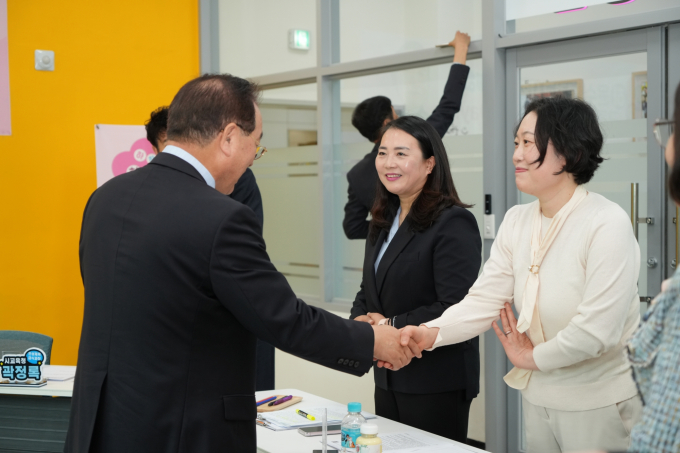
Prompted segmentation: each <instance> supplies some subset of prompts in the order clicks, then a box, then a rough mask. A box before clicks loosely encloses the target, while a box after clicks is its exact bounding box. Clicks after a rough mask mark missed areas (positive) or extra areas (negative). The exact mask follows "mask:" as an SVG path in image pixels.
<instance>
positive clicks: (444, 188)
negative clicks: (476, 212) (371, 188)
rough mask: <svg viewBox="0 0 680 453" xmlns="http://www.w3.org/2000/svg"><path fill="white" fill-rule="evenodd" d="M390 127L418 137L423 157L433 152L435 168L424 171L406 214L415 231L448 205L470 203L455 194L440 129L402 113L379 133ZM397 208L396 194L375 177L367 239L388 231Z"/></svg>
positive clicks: (436, 216)
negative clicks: (425, 178)
mask: <svg viewBox="0 0 680 453" xmlns="http://www.w3.org/2000/svg"><path fill="white" fill-rule="evenodd" d="M389 129H399V130H401V131H404V132H406V133H407V134H409V135H410V136H411V137H413V138H415V139H416V140H417V141H418V145H419V146H420V151H421V152H422V157H423V159H429V158H430V157H433V156H434V162H435V165H434V168H433V169H432V173H430V174H429V175H427V180H425V185H424V186H423V190H422V191H421V192H420V195H418V198H416V199H415V201H414V202H413V205H412V206H411V210H410V211H409V213H408V215H407V217H406V218H407V219H409V222H410V226H409V229H410V230H411V231H414V232H418V231H423V230H425V229H427V228H429V227H430V225H432V223H433V222H434V221H435V220H437V218H439V216H440V215H441V213H442V211H443V210H444V209H446V208H448V207H450V206H460V207H461V208H469V207H471V205H469V204H465V203H463V202H462V201H461V200H460V198H459V197H458V191H457V190H456V186H455V185H454V184H453V178H452V177H451V167H450V165H449V158H448V157H447V156H446V148H444V143H442V139H441V137H440V136H439V133H438V132H437V131H436V130H435V128H434V127H432V125H431V124H430V123H428V122H427V121H425V120H424V119H422V118H418V117H417V116H402V117H399V118H397V119H396V120H394V121H391V122H390V123H388V124H387V125H386V126H385V127H384V128H383V129H382V131H381V135H382V134H384V133H385V132H386V131H387V130H389ZM398 208H399V196H398V195H395V194H393V193H391V192H389V191H388V190H387V188H386V187H385V186H384V185H383V183H382V181H380V179H378V183H377V185H376V195H375V201H374V202H373V208H372V209H371V217H372V220H371V223H370V225H369V236H368V237H369V239H370V241H371V242H372V243H373V244H375V241H376V240H377V239H378V236H379V235H380V230H387V231H389V230H390V228H391V227H392V222H393V221H394V216H395V215H396V214H397V209H398Z"/></svg>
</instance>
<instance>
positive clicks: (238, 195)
mask: <svg viewBox="0 0 680 453" xmlns="http://www.w3.org/2000/svg"><path fill="white" fill-rule="evenodd" d="M229 196H230V197H231V198H232V199H234V200H236V201H238V202H239V203H242V204H244V205H246V206H248V207H249V208H250V209H252V210H253V212H254V213H255V215H256V216H257V218H258V220H259V221H260V226H263V225H264V213H263V211H262V195H261V194H260V188H259V187H257V180H256V179H255V174H253V172H252V170H251V169H250V168H246V171H245V173H243V175H241V178H239V180H238V182H237V183H236V185H235V186H234V191H233V192H232V193H231V195H229Z"/></svg>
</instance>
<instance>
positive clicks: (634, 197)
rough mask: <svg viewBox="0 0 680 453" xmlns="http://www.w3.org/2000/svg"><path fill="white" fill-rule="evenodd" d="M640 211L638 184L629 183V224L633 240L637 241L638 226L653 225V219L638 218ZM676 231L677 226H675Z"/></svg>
mask: <svg viewBox="0 0 680 453" xmlns="http://www.w3.org/2000/svg"><path fill="white" fill-rule="evenodd" d="M639 211H640V183H637V182H631V183H630V223H631V224H632V225H633V234H634V235H635V240H637V239H638V224H640V223H645V224H647V225H654V217H638V215H639ZM676 229H677V226H676Z"/></svg>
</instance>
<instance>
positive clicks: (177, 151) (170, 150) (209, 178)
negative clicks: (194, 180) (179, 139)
mask: <svg viewBox="0 0 680 453" xmlns="http://www.w3.org/2000/svg"><path fill="white" fill-rule="evenodd" d="M162 152H163V154H172V155H173V156H177V157H179V158H180V159H182V160H183V161H185V162H186V163H188V164H189V165H191V166H192V167H194V168H195V169H196V171H197V172H198V173H199V174H200V175H201V176H202V177H203V179H205V182H206V183H207V184H208V185H209V186H210V187H212V188H213V189H214V188H215V178H213V175H211V174H210V172H209V171H208V169H207V168H205V166H204V165H203V164H202V163H201V162H200V161H199V160H198V159H196V158H195V157H194V156H192V155H191V154H189V153H188V152H186V151H184V150H183V149H182V148H178V147H177V146H173V145H168V146H166V147H165V148H163V151H162Z"/></svg>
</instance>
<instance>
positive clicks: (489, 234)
mask: <svg viewBox="0 0 680 453" xmlns="http://www.w3.org/2000/svg"><path fill="white" fill-rule="evenodd" d="M483 235H484V239H496V216H495V215H494V214H485V215H484V233H483Z"/></svg>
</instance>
